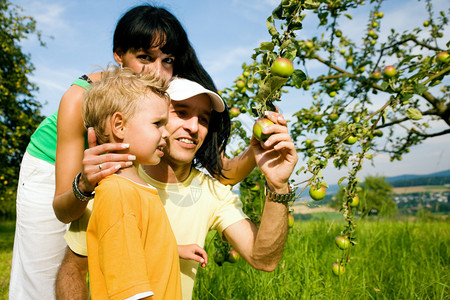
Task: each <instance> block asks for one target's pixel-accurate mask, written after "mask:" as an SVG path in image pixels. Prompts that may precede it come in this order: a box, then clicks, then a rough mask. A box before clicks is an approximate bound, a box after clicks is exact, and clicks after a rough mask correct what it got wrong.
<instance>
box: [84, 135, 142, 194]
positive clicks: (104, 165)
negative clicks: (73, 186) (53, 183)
mask: <svg viewBox="0 0 450 300" xmlns="http://www.w3.org/2000/svg"><path fill="white" fill-rule="evenodd" d="M87 134H88V143H89V148H88V149H86V150H84V156H83V170H82V173H81V177H80V182H79V188H80V190H82V191H83V192H84V191H86V192H90V191H93V190H94V188H95V186H96V185H97V184H98V183H99V182H100V180H102V179H103V178H105V177H107V176H109V175H112V174H114V173H115V172H116V171H117V170H119V169H120V168H125V167H129V166H131V165H132V164H133V160H134V159H136V158H135V156H134V155H131V154H128V153H125V154H119V153H111V152H115V151H121V150H124V149H127V148H128V146H129V145H128V144H123V143H105V144H102V145H97V139H96V136H95V131H94V129H93V128H89V129H88V133H87Z"/></svg>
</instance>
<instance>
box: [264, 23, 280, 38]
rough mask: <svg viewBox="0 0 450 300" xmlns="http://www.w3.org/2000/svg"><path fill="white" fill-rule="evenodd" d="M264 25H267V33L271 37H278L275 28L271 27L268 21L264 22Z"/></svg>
mask: <svg viewBox="0 0 450 300" xmlns="http://www.w3.org/2000/svg"><path fill="white" fill-rule="evenodd" d="M266 25H267V29H269V33H270V35H271V36H277V35H278V31H277V29H276V28H275V26H273V25H272V23H271V22H269V20H267V21H266Z"/></svg>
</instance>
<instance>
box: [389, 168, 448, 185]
mask: <svg viewBox="0 0 450 300" xmlns="http://www.w3.org/2000/svg"><path fill="white" fill-rule="evenodd" d="M431 177H443V178H445V177H447V178H450V170H447V171H441V172H436V173H431V174H427V175H399V176H394V177H387V178H386V181H387V182H389V183H390V184H392V183H394V182H400V181H408V180H417V179H424V178H431Z"/></svg>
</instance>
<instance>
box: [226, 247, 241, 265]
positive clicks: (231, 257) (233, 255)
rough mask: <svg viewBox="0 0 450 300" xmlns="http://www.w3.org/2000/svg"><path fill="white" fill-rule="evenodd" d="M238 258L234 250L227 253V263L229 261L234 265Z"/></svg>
mask: <svg viewBox="0 0 450 300" xmlns="http://www.w3.org/2000/svg"><path fill="white" fill-rule="evenodd" d="M240 257H241V256H240V255H239V253H238V252H237V251H236V250H234V249H231V250H230V252H228V256H227V261H229V262H230V263H236V262H238V260H239V258H240Z"/></svg>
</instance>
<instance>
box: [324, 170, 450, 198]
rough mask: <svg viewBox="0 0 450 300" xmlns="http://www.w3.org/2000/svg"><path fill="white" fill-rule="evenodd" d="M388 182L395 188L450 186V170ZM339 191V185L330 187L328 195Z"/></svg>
mask: <svg viewBox="0 0 450 300" xmlns="http://www.w3.org/2000/svg"><path fill="white" fill-rule="evenodd" d="M386 181H387V182H388V183H389V184H390V185H392V186H393V187H409V186H422V185H444V184H450V170H446V171H441V172H436V173H431V174H425V175H412V174H408V175H399V176H393V177H386ZM338 191H339V186H338V185H337V184H333V185H330V188H329V189H328V194H336V193H337V192H338Z"/></svg>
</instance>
